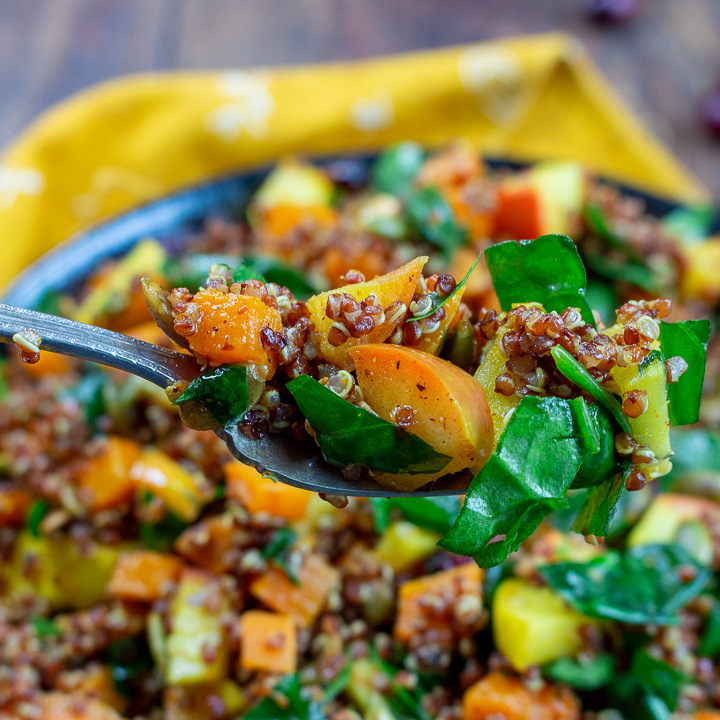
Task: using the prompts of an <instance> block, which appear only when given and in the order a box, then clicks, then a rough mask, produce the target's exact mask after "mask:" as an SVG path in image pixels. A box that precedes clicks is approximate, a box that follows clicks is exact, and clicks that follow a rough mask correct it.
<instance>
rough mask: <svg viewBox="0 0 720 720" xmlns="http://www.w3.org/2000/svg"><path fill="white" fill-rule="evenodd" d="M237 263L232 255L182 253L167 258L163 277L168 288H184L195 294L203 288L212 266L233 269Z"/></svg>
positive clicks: (236, 259)
mask: <svg viewBox="0 0 720 720" xmlns="http://www.w3.org/2000/svg"><path fill="white" fill-rule="evenodd" d="M237 261H238V258H237V257H236V256H233V255H219V254H214V253H213V254H211V253H184V254H182V255H176V256H173V257H169V258H168V259H167V260H166V261H165V265H164V266H163V275H164V276H165V279H166V280H167V283H168V285H169V286H170V287H173V288H179V287H184V288H187V289H188V290H189V291H190V292H191V293H195V292H197V291H198V290H199V289H200V288H201V287H204V286H205V283H206V282H207V278H208V274H209V273H210V268H211V267H212V266H213V265H227V266H228V267H231V268H233V267H235V265H237Z"/></svg>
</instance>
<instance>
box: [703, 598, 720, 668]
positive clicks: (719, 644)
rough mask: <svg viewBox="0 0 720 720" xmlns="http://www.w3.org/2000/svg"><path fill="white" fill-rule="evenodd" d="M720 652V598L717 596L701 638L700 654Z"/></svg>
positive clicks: (713, 655) (707, 655) (710, 655)
mask: <svg viewBox="0 0 720 720" xmlns="http://www.w3.org/2000/svg"><path fill="white" fill-rule="evenodd" d="M718 653H720V600H718V599H717V598H715V602H714V603H713V606H712V607H711V608H710V613H709V614H708V617H707V623H706V624H705V632H704V633H703V636H702V638H701V639H700V646H699V647H698V654H699V655H704V656H705V657H715V656H716V655H718Z"/></svg>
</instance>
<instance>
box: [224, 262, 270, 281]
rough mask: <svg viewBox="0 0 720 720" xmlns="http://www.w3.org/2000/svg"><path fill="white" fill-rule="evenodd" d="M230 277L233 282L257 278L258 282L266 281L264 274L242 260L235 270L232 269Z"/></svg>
mask: <svg viewBox="0 0 720 720" xmlns="http://www.w3.org/2000/svg"><path fill="white" fill-rule="evenodd" d="M232 279H233V282H245V281H246V280H259V281H260V282H267V280H266V279H265V276H264V275H262V274H261V273H259V272H257V271H256V270H255V268H253V267H252V266H251V265H249V264H248V263H246V262H244V261H241V262H240V264H239V265H238V266H237V267H236V268H235V270H233V275H232Z"/></svg>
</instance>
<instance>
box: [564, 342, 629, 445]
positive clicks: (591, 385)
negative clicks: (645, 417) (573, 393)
mask: <svg viewBox="0 0 720 720" xmlns="http://www.w3.org/2000/svg"><path fill="white" fill-rule="evenodd" d="M550 354H551V355H552V356H553V358H554V359H555V364H556V365H557V369H558V370H559V371H560V372H561V373H562V374H563V375H564V376H565V377H566V378H567V379H568V380H570V382H573V383H575V384H576V385H577V386H578V387H579V388H582V389H583V390H584V391H585V392H586V393H589V394H590V395H592V396H593V397H594V398H595V399H596V400H597V401H598V402H599V403H602V405H604V406H605V407H606V408H607V409H608V410H609V411H610V413H611V414H612V416H613V417H614V418H615V420H617V423H618V425H620V427H621V428H622V429H623V430H624V431H625V432H626V433H627V434H628V435H631V434H632V429H631V428H630V423H629V422H628V419H627V417H626V416H625V413H623V411H622V406H621V405H620V403H619V402H618V401H617V399H616V398H615V397H614V396H613V395H611V394H610V393H609V392H608V391H607V390H606V389H605V388H604V387H603V386H602V385H600V383H599V382H598V381H597V380H595V378H594V377H592V375H590V373H589V372H588V371H587V370H586V369H585V368H584V367H583V366H582V365H581V364H580V363H579V362H578V361H577V360H576V359H575V358H574V357H573V356H572V355H571V354H570V353H569V352H568V351H567V350H566V349H565V348H564V347H562V345H555V346H554V347H553V348H552V350H550Z"/></svg>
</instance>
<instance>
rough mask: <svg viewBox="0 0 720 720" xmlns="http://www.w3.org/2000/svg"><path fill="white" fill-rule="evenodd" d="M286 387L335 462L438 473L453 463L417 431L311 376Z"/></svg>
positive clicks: (393, 470)
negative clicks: (357, 403) (344, 396)
mask: <svg viewBox="0 0 720 720" xmlns="http://www.w3.org/2000/svg"><path fill="white" fill-rule="evenodd" d="M287 389H288V390H289V391H290V392H291V393H292V395H293V397H294V398H295V401H296V402H297V404H298V407H299V408H300V412H301V413H302V414H303V415H304V416H305V418H307V421H308V422H309V423H310V425H311V426H312V428H313V430H315V432H316V433H317V440H318V443H319V445H320V450H321V451H322V454H323V455H324V457H325V459H326V460H327V461H328V462H329V463H330V464H331V465H335V466H337V467H347V466H348V465H364V466H365V467H367V468H369V469H370V470H374V471H376V472H387V473H408V474H410V475H418V474H422V473H434V472H439V471H440V470H442V469H443V468H444V467H445V466H446V465H447V464H448V463H449V462H450V458H449V457H447V455H441V454H440V453H439V452H437V450H435V449H434V448H433V447H432V446H430V445H428V443H426V442H425V441H424V440H421V439H420V438H419V437H418V436H417V435H413V434H412V433H409V432H408V431H407V430H404V429H403V428H401V427H398V426H397V425H393V423H391V422H388V421H387V420H383V419H382V418H380V417H378V416H377V415H374V414H373V413H371V412H368V411H367V410H364V409H362V408H359V407H356V406H355V405H351V404H350V403H349V402H347V401H346V400H343V399H342V398H341V397H338V396H337V395H336V394H335V393H334V392H333V391H332V390H328V388H326V387H323V386H322V385H321V384H320V383H319V382H318V381H317V380H314V379H313V378H311V377H309V376H308V375H302V376H300V377H299V378H295V380H291V381H290V382H289V383H288V384H287Z"/></svg>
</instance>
